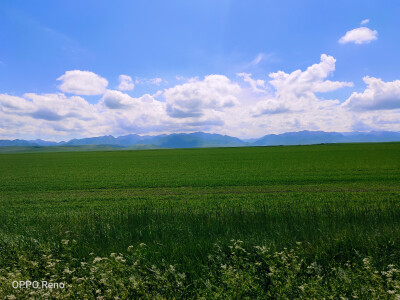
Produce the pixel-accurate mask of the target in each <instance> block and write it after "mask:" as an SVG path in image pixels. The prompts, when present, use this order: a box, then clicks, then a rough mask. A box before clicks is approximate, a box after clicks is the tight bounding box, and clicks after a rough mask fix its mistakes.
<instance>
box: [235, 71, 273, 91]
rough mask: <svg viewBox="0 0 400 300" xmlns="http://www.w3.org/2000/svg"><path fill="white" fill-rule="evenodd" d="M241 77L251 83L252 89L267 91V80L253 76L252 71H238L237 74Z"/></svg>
mask: <svg viewBox="0 0 400 300" xmlns="http://www.w3.org/2000/svg"><path fill="white" fill-rule="evenodd" d="M236 75H237V76H239V77H242V78H243V81H244V82H247V83H248V84H250V86H251V88H252V90H253V91H254V92H257V93H266V90H265V88H266V86H265V81H264V80H262V79H253V78H251V74H250V73H237V74H236Z"/></svg>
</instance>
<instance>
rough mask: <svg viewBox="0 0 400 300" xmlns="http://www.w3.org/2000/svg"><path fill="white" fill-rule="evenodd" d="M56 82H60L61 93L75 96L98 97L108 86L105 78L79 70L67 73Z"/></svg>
mask: <svg viewBox="0 0 400 300" xmlns="http://www.w3.org/2000/svg"><path fill="white" fill-rule="evenodd" d="M57 80H59V81H61V85H60V86H59V89H60V90H61V91H63V92H64V93H70V94H75V95H100V94H103V93H104V92H105V91H106V87H107V85H108V81H107V80H106V79H105V78H103V77H100V76H99V75H97V74H95V73H93V72H89V71H80V70H73V71H67V72H65V74H64V75H62V76H61V77H59V78H57Z"/></svg>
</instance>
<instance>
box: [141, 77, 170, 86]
mask: <svg viewBox="0 0 400 300" xmlns="http://www.w3.org/2000/svg"><path fill="white" fill-rule="evenodd" d="M135 83H136V84H154V85H158V86H159V85H161V84H167V83H168V81H166V80H164V79H162V78H160V77H155V78H136V80H135Z"/></svg>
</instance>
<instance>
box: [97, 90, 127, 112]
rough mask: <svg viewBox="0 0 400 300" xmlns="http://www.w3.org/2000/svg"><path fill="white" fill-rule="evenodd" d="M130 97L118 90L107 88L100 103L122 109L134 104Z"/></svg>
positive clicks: (111, 107)
mask: <svg viewBox="0 0 400 300" xmlns="http://www.w3.org/2000/svg"><path fill="white" fill-rule="evenodd" d="M132 99H133V98H131V97H130V96H129V95H127V94H124V93H122V92H120V91H113V90H107V91H106V93H105V94H104V95H103V97H102V98H101V100H100V103H101V104H103V105H104V106H106V107H107V108H110V109H124V108H129V107H132V106H133V105H134V103H133V101H132Z"/></svg>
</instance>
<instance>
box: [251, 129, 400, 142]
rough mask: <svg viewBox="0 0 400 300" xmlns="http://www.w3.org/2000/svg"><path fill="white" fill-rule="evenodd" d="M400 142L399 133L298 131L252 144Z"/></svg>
mask: <svg viewBox="0 0 400 300" xmlns="http://www.w3.org/2000/svg"><path fill="white" fill-rule="evenodd" d="M395 141H400V133H399V132H387V131H382V132H351V133H338V132H324V131H299V132H287V133H283V134H268V135H266V136H264V137H262V138H260V139H258V140H257V141H255V142H254V143H252V145H254V146H276V145H311V144H322V143H360V142H363V143H367V142H395Z"/></svg>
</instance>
